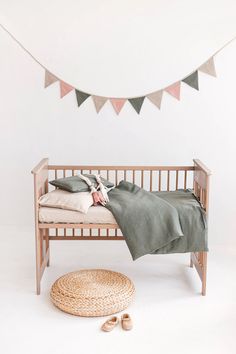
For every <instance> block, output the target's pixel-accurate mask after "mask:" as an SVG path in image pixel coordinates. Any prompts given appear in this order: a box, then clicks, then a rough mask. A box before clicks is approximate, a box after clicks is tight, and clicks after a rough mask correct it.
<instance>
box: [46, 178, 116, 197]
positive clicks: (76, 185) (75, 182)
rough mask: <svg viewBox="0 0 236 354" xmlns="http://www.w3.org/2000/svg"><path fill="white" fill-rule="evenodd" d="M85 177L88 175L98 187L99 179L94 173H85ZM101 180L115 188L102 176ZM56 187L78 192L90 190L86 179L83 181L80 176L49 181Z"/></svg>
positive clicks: (105, 184) (109, 186)
mask: <svg viewBox="0 0 236 354" xmlns="http://www.w3.org/2000/svg"><path fill="white" fill-rule="evenodd" d="M84 176H85V177H88V178H89V179H90V181H91V182H92V184H93V185H94V186H95V187H97V185H98V184H97V181H96V178H95V177H94V175H88V174H85V175H84ZM101 181H102V183H103V184H104V186H106V187H107V188H113V187H114V184H113V183H111V182H109V181H107V180H106V179H104V178H102V177H101ZM49 183H50V184H51V185H53V186H54V187H57V188H60V189H63V190H65V191H67V192H72V193H77V192H87V191H89V190H90V188H89V186H88V185H87V183H86V182H85V181H83V180H82V179H81V178H80V177H79V176H71V177H65V178H59V179H55V180H54V181H50V182H49Z"/></svg>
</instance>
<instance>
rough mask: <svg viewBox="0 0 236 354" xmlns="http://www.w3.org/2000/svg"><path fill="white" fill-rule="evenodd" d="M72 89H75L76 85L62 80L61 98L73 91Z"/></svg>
mask: <svg viewBox="0 0 236 354" xmlns="http://www.w3.org/2000/svg"><path fill="white" fill-rule="evenodd" d="M72 90H74V87H73V86H71V85H69V84H67V83H66V82H64V81H60V94H61V98H63V97H64V96H65V95H67V94H68V93H69V92H71V91H72Z"/></svg>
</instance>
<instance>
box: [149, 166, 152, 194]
mask: <svg viewBox="0 0 236 354" xmlns="http://www.w3.org/2000/svg"><path fill="white" fill-rule="evenodd" d="M149 189H150V192H151V191H152V170H151V171H150V188H149Z"/></svg>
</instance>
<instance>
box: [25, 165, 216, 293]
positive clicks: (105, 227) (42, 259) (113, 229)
mask: <svg viewBox="0 0 236 354" xmlns="http://www.w3.org/2000/svg"><path fill="white" fill-rule="evenodd" d="M193 162H194V164H193V166H80V165H68V166H66V165H65V166H64V165H49V163H48V159H47V158H45V159H43V160H42V161H40V163H39V164H38V165H37V166H36V167H35V168H34V169H33V170H32V174H33V175H34V207H35V240H36V292H37V294H40V282H41V278H42V276H43V273H44V270H45V267H46V266H49V259H50V253H49V252H50V247H49V246H50V241H55V240H83V241H84V240H105V241H107V240H109V241H111V240H112V241H118V240H124V237H123V236H122V234H121V231H120V230H119V228H118V225H117V224H82V223H81V224H68V223H67V224H63V223H58V224H56V223H40V222H39V215H38V214H39V213H38V212H39V205H38V199H39V198H40V197H41V196H42V195H43V194H45V193H47V192H48V191H50V190H51V189H54V188H53V187H52V186H51V185H49V183H48V181H49V180H52V179H57V178H61V177H66V176H72V175H76V174H77V173H78V172H79V173H99V174H101V175H102V176H103V177H104V178H106V179H108V180H110V181H111V182H114V183H115V184H116V185H117V184H118V183H119V181H121V180H127V181H130V182H132V183H135V184H137V185H139V186H140V187H142V188H145V189H146V190H148V191H153V190H157V191H162V190H167V191H171V190H176V189H187V188H193V190H194V194H195V196H196V197H197V198H198V199H199V201H200V203H201V205H202V207H203V208H204V209H205V211H206V213H207V214H208V208H209V176H210V174H211V172H210V171H209V169H208V168H207V167H206V166H205V165H204V164H203V163H202V162H201V161H199V160H196V159H195V160H193ZM193 265H194V266H195V268H196V270H197V272H198V274H199V276H200V279H201V282H202V295H206V272H207V252H195V253H191V256H190V266H191V267H193Z"/></svg>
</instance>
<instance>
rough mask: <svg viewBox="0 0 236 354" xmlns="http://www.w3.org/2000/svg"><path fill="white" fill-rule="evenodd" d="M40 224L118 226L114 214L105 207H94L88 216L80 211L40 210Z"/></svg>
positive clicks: (46, 208) (42, 208)
mask: <svg viewBox="0 0 236 354" xmlns="http://www.w3.org/2000/svg"><path fill="white" fill-rule="evenodd" d="M39 222H41V223H70V224H80V223H83V224H116V220H115V218H114V216H113V215H112V213H111V212H110V211H109V210H108V209H106V208H104V207H103V206H92V207H90V208H89V210H88V212H87V214H83V213H80V212H79V211H71V210H64V209H58V208H48V207H40V208H39Z"/></svg>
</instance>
